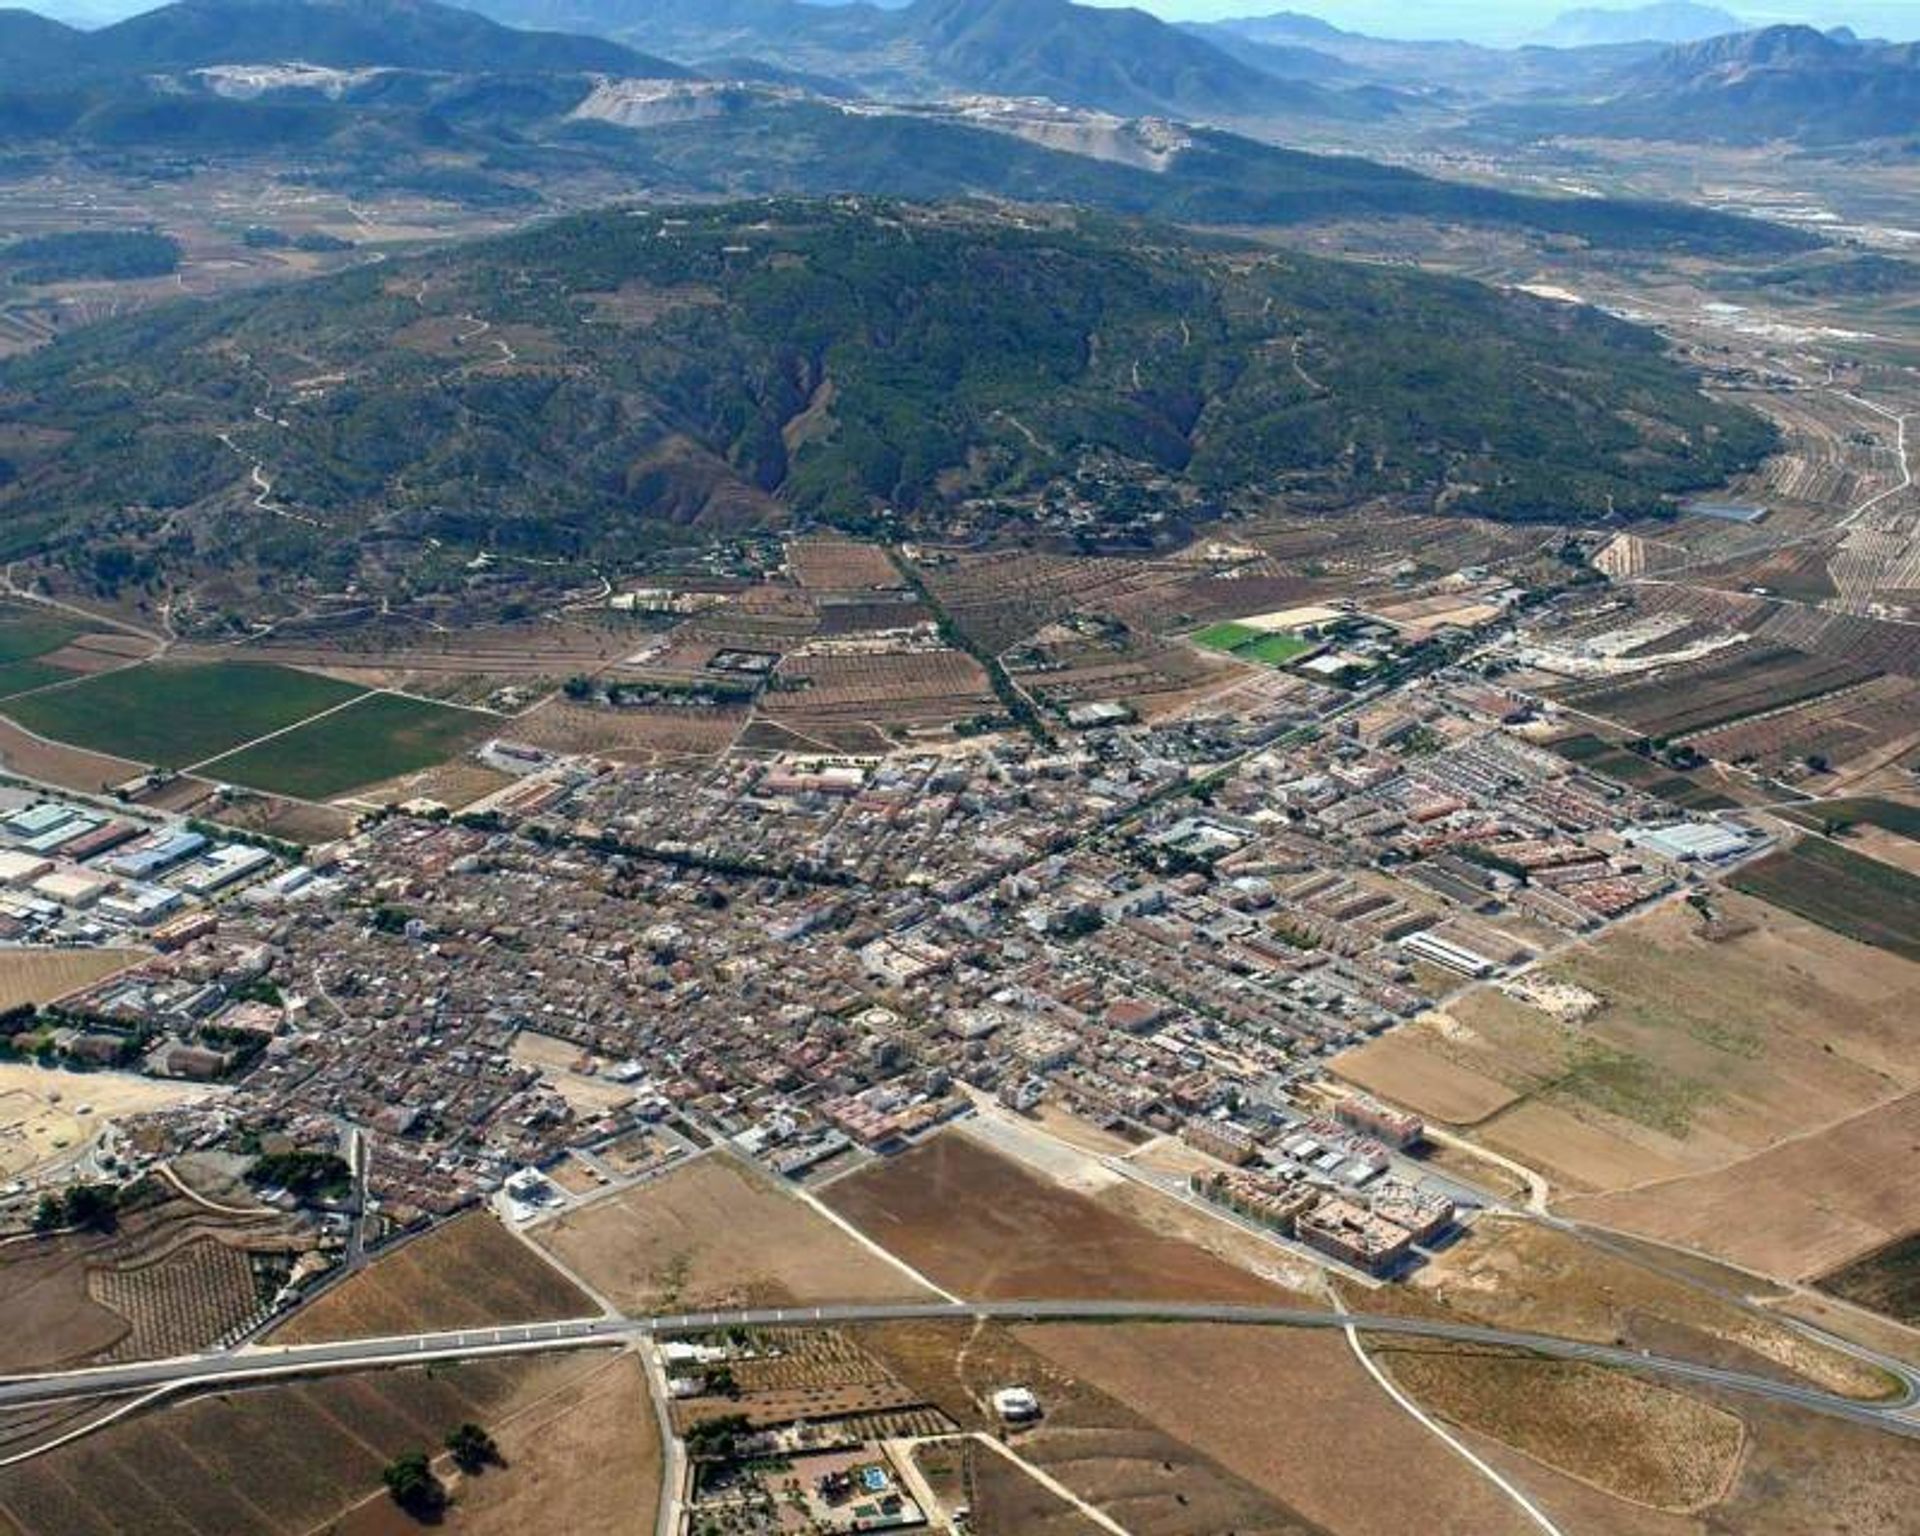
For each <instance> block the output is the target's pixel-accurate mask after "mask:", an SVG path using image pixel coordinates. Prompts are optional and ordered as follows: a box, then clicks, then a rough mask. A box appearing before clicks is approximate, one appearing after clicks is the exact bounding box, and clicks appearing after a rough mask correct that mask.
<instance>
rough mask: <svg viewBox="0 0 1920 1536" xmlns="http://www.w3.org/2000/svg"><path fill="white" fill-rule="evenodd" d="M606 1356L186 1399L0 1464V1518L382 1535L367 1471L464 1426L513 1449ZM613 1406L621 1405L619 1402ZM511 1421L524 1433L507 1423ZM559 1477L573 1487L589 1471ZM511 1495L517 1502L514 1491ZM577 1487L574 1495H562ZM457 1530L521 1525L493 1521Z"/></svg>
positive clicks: (488, 1498) (639, 1429)
mask: <svg viewBox="0 0 1920 1536" xmlns="http://www.w3.org/2000/svg"><path fill="white" fill-rule="evenodd" d="M606 1365H607V1361H606V1359H605V1358H604V1357H602V1356H597V1355H593V1354H572V1355H567V1356H560V1357H553V1356H549V1357H544V1358H541V1357H522V1358H517V1359H511V1360H499V1361H471V1362H468V1363H465V1364H461V1365H454V1366H446V1365H440V1366H431V1367H426V1368H416V1369H409V1370H393V1371H379V1372H367V1373H364V1374H357V1375H342V1376H327V1377H321V1378H317V1379H315V1380H312V1381H304V1382H299V1383H295V1384H288V1385H275V1386H263V1387H249V1388H244V1389H239V1390H232V1391H225V1392H220V1393H216V1394H211V1395H208V1396H203V1397H196V1398H192V1399H189V1400H186V1401H183V1402H178V1403H175V1404H174V1405H172V1406H171V1407H169V1408H168V1409H166V1411H164V1412H159V1413H145V1414H138V1415H135V1416H133V1417H130V1418H126V1419H122V1420H121V1421H119V1422H118V1423H116V1424H112V1425H109V1426H107V1427H106V1428H104V1429H102V1430H100V1431H98V1432H97V1433H95V1434H92V1435H89V1436H87V1437H86V1438H84V1439H81V1440H78V1441H75V1442H73V1443H72V1444H69V1445H66V1446H63V1447H61V1448H60V1449H58V1450H55V1451H52V1452H49V1453H48V1454H46V1455H43V1456H39V1457H36V1458H35V1459H33V1460H31V1461H28V1462H25V1463H23V1464H21V1465H18V1466H13V1467H7V1468H4V1469H0V1519H4V1520H5V1521H6V1522H8V1526H9V1530H10V1532H15V1533H18V1536H126V1533H127V1532H130V1531H139V1532H143V1533H146V1532H151V1533H153V1536H206V1533H214V1532H218V1533H220V1536H309V1533H312V1532H315V1531H319V1530H325V1529H328V1528H329V1527H330V1525H331V1524H332V1522H334V1521H336V1520H337V1519H339V1518H340V1517H341V1516H342V1515H343V1514H344V1513H345V1512H347V1511H349V1510H355V1509H356V1506H359V1507H361V1508H362V1509H364V1511H365V1514H364V1518H367V1519H370V1520H376V1521H377V1522H378V1523H376V1524H373V1525H370V1526H367V1527H364V1528H363V1529H365V1530H367V1531H368V1532H369V1536H371V1533H372V1532H373V1531H379V1532H382V1533H385V1532H389V1531H392V1530H394V1529H396V1526H395V1525H394V1524H393V1523H392V1522H393V1521H394V1519H395V1511H394V1510H393V1508H392V1505H391V1503H390V1502H389V1501H388V1500H387V1498H386V1495H385V1494H384V1493H382V1492H380V1491H379V1490H380V1469H381V1468H382V1467H383V1466H384V1465H386V1463H387V1462H388V1461H390V1460H391V1459H392V1458H393V1457H395V1456H397V1455H400V1454H401V1453H403V1452H406V1451H410V1450H416V1449H425V1448H433V1447H438V1446H439V1445H440V1444H441V1442H442V1441H443V1440H444V1438H445V1437H446V1435H447V1434H448V1433H449V1432H450V1431H451V1430H453V1429H454V1428H455V1427H457V1426H458V1425H460V1424H462V1423H464V1422H467V1421H469V1420H471V1421H473V1422H476V1423H479V1424H482V1425H485V1426H487V1427H488V1428H489V1429H490V1430H491V1431H492V1432H493V1433H494V1434H495V1435H496V1437H497V1438H498V1439H499V1441H500V1443H501V1445H502V1447H503V1448H507V1447H518V1448H520V1449H521V1450H523V1451H528V1450H529V1449H530V1444H531V1439H530V1437H531V1436H537V1435H538V1434H539V1433H540V1431H539V1428H538V1426H539V1425H540V1423H541V1415H542V1414H543V1413H544V1414H547V1415H550V1414H551V1413H552V1412H553V1411H554V1408H555V1406H556V1405H557V1404H559V1403H564V1401H565V1397H564V1396H563V1394H565V1393H567V1392H569V1391H576V1390H578V1389H580V1388H581V1386H582V1384H583V1383H586V1382H587V1381H589V1380H590V1379H591V1378H592V1377H593V1375H594V1373H595V1372H597V1371H600V1370H604V1369H605V1368H606ZM642 1401H644V1399H642ZM625 1406H627V1407H628V1408H631V1407H632V1406H633V1403H632V1400H631V1397H630V1396H629V1400H628V1402H627V1403H626V1405H625ZM523 1417H524V1418H526V1419H531V1420H532V1421H533V1424H534V1425H535V1428H534V1429H533V1430H531V1431H529V1432H523V1431H522V1430H521V1424H522V1421H523ZM600 1422H601V1423H605V1418H604V1414H603V1415H602V1417H601V1419H600ZM650 1431H651V1416H650V1415H648V1414H646V1413H644V1412H641V1413H636V1414H635V1416H634V1419H633V1420H632V1421H631V1422H630V1425H629V1429H628V1433H627V1435H625V1436H620V1437H617V1438H616V1439H615V1440H614V1442H613V1443H616V1444H617V1443H619V1441H620V1440H625V1441H627V1443H629V1444H630V1445H631V1446H633V1447H634V1448H635V1451H636V1455H637V1456H638V1457H642V1458H643V1457H645V1456H646V1455H647V1454H648V1453H647V1451H646V1450H645V1440H646V1438H647V1436H648V1435H649V1434H650ZM565 1433H566V1434H567V1435H568V1436H572V1435H573V1434H575V1433H577V1431H574V1430H568V1431H566V1432H565ZM594 1438H595V1443H599V1442H598V1437H594ZM556 1443H557V1442H556ZM655 1454H657V1453H655ZM543 1464H544V1466H545V1475H544V1476H543V1477H542V1478H541V1484H542V1487H543V1488H544V1489H545V1490H546V1491H547V1493H549V1494H550V1495H551V1494H553V1493H555V1492H556V1491H557V1485H558V1484H559V1483H560V1482H561V1481H562V1480H563V1478H562V1476H561V1475H559V1473H560V1469H558V1468H556V1467H555V1466H554V1465H553V1464H552V1462H551V1461H544V1459H543V1458H539V1457H536V1458H535V1460H534V1463H533V1465H534V1468H535V1470H536V1471H537V1470H538V1469H539V1468H540V1467H541V1466H542V1465H543ZM645 1465H646V1464H645V1462H644V1460H643V1461H642V1462H641V1470H642V1471H644V1469H645ZM656 1465H657V1463H656ZM573 1472H574V1477H573V1478H572V1481H574V1482H576V1483H582V1484H592V1483H595V1482H598V1481H599V1480H600V1479H599V1478H598V1477H595V1478H580V1477H578V1475H577V1474H578V1468H577V1467H575V1468H573ZM517 1473H518V1463H517V1462H510V1464H509V1465H507V1466H505V1467H498V1468H492V1469H489V1470H488V1471H487V1472H484V1473H482V1474H481V1475H480V1476H479V1477H478V1478H477V1479H475V1480H473V1482H472V1483H471V1484H468V1485H467V1488H466V1491H467V1496H468V1497H469V1498H470V1499H471V1502H472V1506H473V1509H474V1512H475V1513H476V1514H482V1515H483V1514H484V1513H485V1511H486V1510H487V1509H488V1506H489V1505H490V1504H492V1503H494V1502H495V1501H496V1500H504V1499H505V1498H507V1497H508V1496H509V1495H510V1493H512V1492H514V1491H515V1490H514V1489H513V1484H514V1482H515V1479H516V1477H517ZM640 1475H641V1474H640V1472H635V1473H633V1474H632V1480H631V1481H629V1475H628V1474H627V1473H626V1472H624V1471H613V1470H611V1469H609V1475H608V1481H609V1482H610V1483H614V1484H616V1485H618V1486H620V1487H626V1488H631V1489H632V1490H633V1491H634V1492H635V1493H636V1494H638V1493H639V1486H638V1478H639V1476H640ZM530 1480H531V1479H530ZM656 1480H657V1474H656ZM454 1491H455V1494H456V1497H458V1496H459V1495H460V1494H461V1492H462V1490H461V1489H455V1490H454ZM520 1492H521V1496H522V1498H523V1499H524V1497H525V1496H526V1492H527V1491H526V1490H520ZM593 1496H594V1495H593V1493H592V1491H591V1490H588V1489H578V1490H576V1491H574V1492H572V1493H571V1494H570V1495H569V1498H570V1499H572V1500H575V1501H578V1500H584V1499H589V1498H592V1497H593ZM643 1497H644V1496H643ZM522 1507H523V1509H524V1505H523V1506H522ZM641 1507H645V1505H644V1503H643V1505H642V1506H641ZM356 1516H358V1511H357V1510H356ZM456 1518H457V1517H456V1516H455V1515H454V1514H453V1513H452V1512H450V1513H449V1515H448V1519H447V1524H448V1526H449V1527H450V1528H452V1529H459V1528H460V1527H459V1526H457V1525H455V1523H454V1521H455V1519H456ZM397 1528H399V1529H406V1528H409V1527H408V1526H404V1525H403V1526H400V1527H397ZM472 1529H476V1530H481V1531H487V1530H491V1531H502V1530H509V1529H521V1530H524V1529H527V1527H526V1526H517V1527H515V1526H510V1525H509V1524H508V1523H506V1522H505V1521H503V1520H500V1519H498V1518H496V1519H495V1520H494V1521H493V1523H491V1524H476V1525H475V1526H474V1527H472Z"/></svg>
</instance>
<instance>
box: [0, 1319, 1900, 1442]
mask: <svg viewBox="0 0 1920 1536" xmlns="http://www.w3.org/2000/svg"><path fill="white" fill-rule="evenodd" d="M981 1319H985V1320H993V1321H999V1322H1010V1323H1011V1322H1047V1321H1070V1320H1072V1321H1114V1320H1125V1319H1131V1320H1135V1321H1141V1322H1152V1321H1162V1322H1200V1323H1231V1324H1239V1325H1242V1326H1249V1327H1269V1328H1335V1329H1345V1328H1348V1327H1353V1328H1358V1329H1359V1330H1360V1331H1361V1332H1363V1333H1367V1334H1372V1335H1388V1334H1397V1335H1404V1336H1408V1337H1412V1338H1421V1339H1441V1340H1446V1341H1450V1342H1453V1343H1460V1344H1475V1345H1481V1346H1492V1347H1496V1348H1505V1349H1517V1350H1525V1351H1527V1352H1528V1353H1530V1354H1534V1355H1540V1356H1547V1357H1550V1358H1553V1359H1558V1360H1580V1361H1585V1362H1588V1363H1590V1364H1594V1365H1601V1366H1610V1367H1615V1368H1618V1369H1623V1370H1630V1371H1638V1372H1641V1373H1643V1374H1646V1375H1652V1376H1659V1377H1664V1378H1667V1379H1669V1380H1673V1381H1681V1382H1690V1383H1693V1384H1695V1385H1698V1386H1704V1387H1717V1388H1722V1389H1725V1390H1729V1391H1734V1392H1744V1393H1747V1394H1750V1395H1752V1396H1755V1397H1764V1398H1769V1399H1771V1400H1772V1401H1774V1402H1779V1403H1787V1404H1791V1405H1793V1406H1795V1407H1800V1408H1806V1409H1810V1410H1812V1411H1814V1412H1816V1413H1824V1414H1829V1415H1831V1416H1833V1417H1836V1418H1842V1419H1849V1420H1851V1421H1853V1422H1854V1423H1857V1424H1866V1425H1870V1426H1872V1427H1873V1428H1875V1429H1879V1430H1884V1431H1886V1432H1888V1433H1891V1434H1898V1435H1906V1436H1911V1437H1914V1438H1920V1418H1916V1417H1911V1416H1909V1414H1908V1412H1907V1410H1908V1409H1910V1408H1912V1407H1913V1405H1914V1403H1915V1401H1916V1399H1920V1384H1917V1383H1916V1381H1915V1379H1914V1378H1913V1377H1911V1376H1908V1377H1906V1378H1905V1379H1904V1380H1903V1381H1902V1385H1901V1390H1900V1391H1899V1392H1898V1393H1896V1394H1893V1395H1890V1396H1888V1397H1886V1398H1882V1399H1879V1400H1876V1401H1868V1400H1862V1399H1856V1398H1848V1397H1841V1396H1839V1395H1837V1394H1835V1393H1831V1392H1823V1391H1821V1390H1819V1389H1818V1388H1816V1387H1811V1386H1799V1385H1795V1384H1794V1383H1792V1382H1790V1381H1782V1380H1777V1379H1774V1378H1772V1377H1767V1376H1755V1375H1751V1374H1749V1373H1747V1372H1744V1371H1728V1370H1721V1369H1719V1368H1718V1367H1716V1366H1710V1365H1702V1364H1700V1363H1698V1362H1696V1361H1692V1360H1680V1359H1675V1358H1674V1357H1672V1356H1670V1355H1657V1354H1650V1353H1647V1352H1645V1351H1642V1350H1636V1349H1624V1348H1620V1347H1618V1346H1615V1345H1609V1344H1590V1343H1587V1342H1584V1341H1582V1340H1579V1339H1563V1338H1557V1337H1555V1336H1553V1335H1551V1334H1540V1333H1521V1332H1517V1331H1515V1330H1512V1329H1506V1328H1482V1327H1476V1326H1474V1325H1472V1324H1469V1323H1450V1322H1446V1321H1444V1320H1437V1319H1431V1318H1415V1317H1390V1316H1377V1315H1373V1314H1370V1313H1365V1312H1355V1313H1345V1314H1342V1313H1338V1312H1331V1311H1323V1310H1319V1309H1310V1308H1300V1307H1250V1306H1220V1305H1214V1304H1212V1303H1191V1302H1173V1301H983V1302H901V1303H895V1304H891V1305H875V1306H819V1307H756V1308H746V1309H742V1310H737V1311H727V1312H686V1313H676V1314H672V1315H663V1316H657V1317H623V1316H611V1317H592V1318H581V1319H577V1320H574V1321H569V1322H557V1323H532V1324H524V1325H522V1324H515V1325H512V1326H508V1327H500V1328H474V1329H467V1330H465V1331H464V1332H458V1333H419V1334H406V1335H401V1336H397V1337H392V1338H381V1339H357V1340H351V1341H347V1342H342V1343H337V1344H296V1345H281V1346H275V1345H257V1344H255V1345H245V1346H242V1347H240V1348H238V1349H232V1350H224V1351H218V1352H210V1353H207V1354H201V1355H186V1356H180V1357H176V1358H173V1359H167V1360H147V1361H141V1362H138V1363H134V1364H127V1365H107V1366H96V1367H91V1368H89V1369H85V1370H76V1371H62V1372H56V1373H51V1374H47V1375H38V1376H11V1377H4V1378H0V1409H7V1408H18V1407H26V1406H29V1405H32V1404H38V1403H48V1402H57V1401H62V1400H68V1399H73V1398H80V1397H98V1396H106V1395H117V1394H121V1393H154V1392H156V1391H167V1390H182V1391H184V1390H191V1389H194V1388H199V1387H215V1386H232V1385H236V1384H243V1383H246V1382H249V1381H256V1380H257V1381H271V1380H272V1379H273V1378H275V1377H278V1376H308V1375H315V1374H319V1373H322V1372H334V1371H351V1370H364V1369H375V1368H379V1367H382V1366H395V1365H406V1364H409V1363H420V1362H423V1361H429V1360H455V1359H467V1358H476V1357H485V1356H489V1355H525V1354H538V1353H541V1352H543V1351H547V1350H555V1349H579V1348H591V1347H596V1346H613V1345H620V1344H626V1343H632V1342H635V1341H637V1340H641V1339H647V1338H664V1337H669V1336H673V1335H683V1334H697V1333H706V1332H711V1331H715V1330H721V1329H728V1328H769V1327H787V1328H813V1327H834V1326H844V1325H850V1324H858V1323H888V1322H919V1321H932V1322H969V1321H974V1320H981Z"/></svg>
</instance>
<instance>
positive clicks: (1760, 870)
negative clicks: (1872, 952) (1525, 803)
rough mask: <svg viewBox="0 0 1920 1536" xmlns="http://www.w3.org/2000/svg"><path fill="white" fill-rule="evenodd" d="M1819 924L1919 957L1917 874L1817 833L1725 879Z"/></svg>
mask: <svg viewBox="0 0 1920 1536" xmlns="http://www.w3.org/2000/svg"><path fill="white" fill-rule="evenodd" d="M1730 883H1731V884H1732V885H1733V886H1735V887H1736V888H1737V889H1739V890H1742V891H1745V892H1747V893H1748V894H1749V895H1752V896H1758V897H1760V898H1761V899H1762V900H1764V901H1770V902H1773V903H1774V904H1775V905H1776V906H1781V907H1785V908H1786V909H1787V910H1788V911H1789V912H1797V913H1799V914H1800V916H1802V917H1804V918H1807V919H1808V920H1809V921H1811V922H1816V923H1818V924H1820V925H1821V926H1822V927H1823V928H1831V929H1832V930H1833V931H1834V932H1835V933H1839V934H1845V935H1846V936H1847V937H1848V938H1851V939H1858V940H1859V941H1860V942H1861V943H1863V944H1872V945H1874V946H1876V947H1878V948H1880V949H1884V950H1888V951H1890V952H1891V953H1893V954H1896V955H1900V956H1902V957H1903V958H1905V959H1907V960H1913V961H1920V877H1916V876H1914V875H1910V874H1908V873H1907V872H1906V871H1905V870H1903V869H1896V868H1895V867H1894V866H1893V865H1891V864H1883V863H1882V862H1881V861H1880V860H1878V859H1870V858H1867V857H1866V856H1865V855H1863V854H1858V853H1854V852H1853V851H1852V850H1851V849H1848V848H1843V847H1841V846H1840V844H1838V843H1835V842H1832V841H1830V840H1828V839H1826V838H1823V837H1803V838H1802V839H1801V840H1800V841H1799V842H1797V843H1795V844H1794V845H1793V847H1791V848H1787V849H1783V850H1781V851H1780V852H1778V853H1773V854H1769V855H1768V856H1767V857H1766V858H1764V859H1761V860H1759V861H1758V862H1757V863H1753V864H1749V865H1747V866H1746V867H1745V868H1744V869H1742V870H1740V872H1739V873H1738V874H1736V875H1734V876H1733V878H1732V881H1731V882H1730Z"/></svg>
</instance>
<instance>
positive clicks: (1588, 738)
mask: <svg viewBox="0 0 1920 1536" xmlns="http://www.w3.org/2000/svg"><path fill="white" fill-rule="evenodd" d="M1549 749H1550V750H1551V751H1553V752H1556V753H1558V754H1559V755H1560V756H1561V757H1564V758H1566V759H1567V761H1569V762H1571V763H1577V764H1579V765H1580V766H1581V767H1582V768H1585V769H1586V770H1587V771H1588V772H1590V773H1597V774H1600V775H1601V776H1602V777H1604V778H1609V779H1612V780H1614V781H1615V782H1616V783H1620V784H1627V785H1630V786H1632V787H1633V788H1635V789H1638V790H1640V791H1642V792H1643V793H1645V794H1649V795H1655V796H1657V797H1658V798H1660V799H1662V800H1665V801H1667V802H1668V803H1669V804H1671V805H1677V806H1680V807H1681V808H1683V809H1685V810H1691V811H1723V810H1728V809H1730V808H1731V807H1732V806H1733V805H1734V804H1735V801H1733V800H1732V799H1731V798H1729V797H1728V796H1726V795H1723V794H1721V793H1720V792H1719V791H1718V790H1717V789H1715V788H1714V787H1713V784H1712V781H1711V780H1710V779H1708V778H1707V777H1706V776H1705V775H1703V774H1696V773H1682V772H1679V771H1677V770H1675V769H1672V768H1669V767H1668V766H1667V765H1666V764H1665V763H1661V762H1656V761H1655V760H1654V759H1652V758H1649V757H1642V756H1641V755H1640V754H1639V753H1638V752H1630V751H1628V750H1627V749H1626V748H1625V747H1623V746H1620V745H1618V744H1616V743H1614V742H1610V741H1606V740H1604V739H1602V738H1601V737H1599V736H1596V735H1593V734H1592V733H1591V732H1584V733H1582V734H1580V735H1577V736H1568V737H1565V738H1563V739H1562V740H1560V741H1556V742H1552V743H1550V744H1549Z"/></svg>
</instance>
